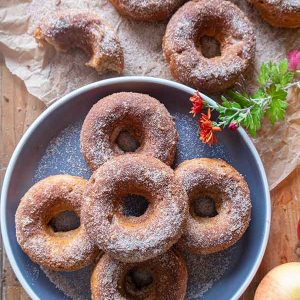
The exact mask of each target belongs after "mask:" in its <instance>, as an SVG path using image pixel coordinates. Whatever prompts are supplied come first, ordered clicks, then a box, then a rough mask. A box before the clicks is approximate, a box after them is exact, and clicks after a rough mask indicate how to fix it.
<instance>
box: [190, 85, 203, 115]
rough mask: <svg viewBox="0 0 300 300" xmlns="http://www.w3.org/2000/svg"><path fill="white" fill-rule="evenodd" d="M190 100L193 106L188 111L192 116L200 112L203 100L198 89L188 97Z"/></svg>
mask: <svg viewBox="0 0 300 300" xmlns="http://www.w3.org/2000/svg"><path fill="white" fill-rule="evenodd" d="M190 101H191V102H192V104H193V107H192V110H191V111H190V113H191V114H193V117H195V116H196V114H198V113H200V112H201V110H202V108H203V105H204V101H203V98H202V96H201V95H200V93H199V92H198V91H196V93H195V94H194V95H193V96H192V97H191V98H190Z"/></svg>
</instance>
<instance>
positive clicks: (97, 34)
mask: <svg viewBox="0 0 300 300" xmlns="http://www.w3.org/2000/svg"><path fill="white" fill-rule="evenodd" d="M34 37H35V39H36V40H37V42H38V43H39V45H40V46H43V44H45V43H49V44H50V45H53V46H54V47H55V49H56V50H57V51H63V52H65V51H68V50H69V49H70V48H80V49H82V50H83V51H84V52H86V53H87V55H89V56H90V59H89V61H88V62H87V63H86V65H88V66H90V67H92V68H94V69H96V71H98V72H99V73H106V72H109V71H113V72H117V73H121V72H122V71H123V68H124V55H123V49H122V47H121V44H120V41H119V39H118V37H117V36H116V35H115V33H114V32H113V30H112V29H111V28H110V27H109V26H108V25H106V24H105V23H104V21H103V20H102V19H100V17H99V16H97V15H95V14H92V13H80V12H76V11H71V12H69V11H68V12H57V13H55V14H53V15H51V16H48V15H47V18H44V19H42V21H41V23H40V25H39V26H38V27H37V28H36V30H35V32H34Z"/></svg>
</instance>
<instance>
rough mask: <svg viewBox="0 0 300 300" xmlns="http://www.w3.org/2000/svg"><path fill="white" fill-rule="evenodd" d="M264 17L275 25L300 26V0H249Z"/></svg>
mask: <svg viewBox="0 0 300 300" xmlns="http://www.w3.org/2000/svg"><path fill="white" fill-rule="evenodd" d="M248 1H249V2H250V3H252V4H253V5H254V6H255V7H256V8H257V9H258V11H259V12H260V14H261V16H262V18H263V19H264V20H265V21H266V22H268V23H269V24H271V25H272V26H275V27H286V28H297V27H300V1H299V0H248Z"/></svg>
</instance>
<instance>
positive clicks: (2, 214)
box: [0, 76, 271, 300]
mask: <svg viewBox="0 0 300 300" xmlns="http://www.w3.org/2000/svg"><path fill="white" fill-rule="evenodd" d="M124 82H143V83H156V84H162V85H166V86H169V87H173V88H177V89H180V90H183V91H185V92H187V93H189V94H191V95H193V94H194V93H195V92H196V90H195V89H193V88H190V87H188V86H185V85H183V84H181V83H178V82H175V81H171V80H167V79H161V78H155V77H148V76H123V77H116V78H109V79H104V80H100V81H96V82H93V83H90V84H87V85H85V86H82V87H80V88H78V89H76V90H74V91H72V92H70V93H68V94H66V95H64V96H63V97H61V98H60V99H58V100H57V101H56V102H54V103H53V104H51V105H50V106H49V107H47V108H46V109H45V111H43V112H42V113H41V114H40V115H39V116H38V117H37V118H36V120H35V121H34V122H33V123H32V124H31V125H30V126H29V127H28V129H27V130H26V131H25V133H24V134H23V135H22V137H21V139H20V141H19V142H18V144H17V146H16V148H15V150H14V151H13V154H12V156H11V158H10V161H9V164H8V166H7V169H6V172H5V176H4V179H3V184H2V190H1V206H0V218H1V224H0V227H1V234H2V240H3V245H4V249H5V252H6V255H7V258H8V260H9V263H10V265H11V267H12V269H13V271H14V273H15V275H16V277H17V279H18V280H19V282H20V284H21V285H22V287H23V288H24V289H25V291H26V292H27V294H28V295H29V296H30V297H31V298H32V299H34V300H40V299H39V297H38V296H37V295H36V293H35V291H34V289H33V288H32V287H31V286H30V285H29V284H28V283H27V281H26V280H25V279H24V277H23V275H22V273H21V271H20V267H19V265H18V264H17V263H16V260H15V257H14V254H13V251H12V249H11V245H10V242H9V238H8V231H7V226H6V223H7V221H6V204H7V196H8V195H7V194H8V187H9V185H10V181H11V177H12V173H13V170H14V167H15V164H16V161H17V158H18V157H19V154H20V152H21V150H22V149H23V147H24V146H25V144H26V142H27V140H28V138H29V137H30V136H31V135H32V133H33V132H34V130H35V129H36V128H37V127H38V126H39V125H40V124H41V123H42V122H43V121H44V119H45V118H46V117H48V115H49V114H50V113H52V112H53V111H54V110H56V109H57V108H59V107H60V106H62V105H63V104H65V103H67V102H69V101H72V99H73V97H74V96H77V95H78V94H81V93H84V92H86V91H88V90H90V89H93V88H100V87H103V86H106V85H110V84H118V83H124ZM201 95H202V96H203V98H204V99H205V101H207V102H209V103H210V104H212V105H213V106H216V102H215V101H214V100H212V99H211V98H209V97H208V96H206V95H205V94H202V93H201ZM238 132H239V134H240V135H241V137H242V138H243V140H244V141H245V142H246V144H247V146H248V147H249V150H250V152H251V153H252V155H253V156H254V158H255V160H256V162H257V165H258V168H259V172H260V175H261V178H262V183H263V187H264V193H265V199H266V202H267V203H266V212H267V214H266V221H265V225H266V230H265V232H264V237H263V242H262V244H261V247H260V249H259V255H258V256H257V258H256V259H255V264H253V266H252V268H251V271H250V273H249V274H248V276H247V278H246V280H244V282H243V284H242V285H241V286H240V287H239V289H238V290H237V291H236V293H235V294H234V295H233V296H232V298H231V299H234V300H237V299H238V298H239V297H240V296H241V295H242V294H243V293H244V292H245V290H246V289H247V287H248V286H249V285H250V283H251V281H252V279H253V278H254V276H255V274H256V273H257V270H258V268H259V266H260V264H261V262H262V259H263V257H264V254H265V251H266V247H267V243H268V240H269V235H270V226H271V197H270V191H269V184H268V181H267V176H266V173H265V169H264V166H263V163H262V161H261V158H260V156H259V154H258V152H257V150H256V148H255V146H254V144H253V142H252V140H251V139H250V137H249V136H248V134H247V133H246V131H245V130H244V129H243V128H241V127H240V128H238Z"/></svg>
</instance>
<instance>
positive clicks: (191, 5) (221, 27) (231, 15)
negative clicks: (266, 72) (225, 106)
mask: <svg viewBox="0 0 300 300" xmlns="http://www.w3.org/2000/svg"><path fill="white" fill-rule="evenodd" d="M206 36H209V37H213V38H215V39H216V40H217V41H219V43H220V50H221V55H220V56H215V57H213V58H207V57H205V56H204V54H203V53H202V50H201V45H200V40H201V38H202V37H206ZM163 51H164V55H165V57H166V60H167V62H168V63H169V66H170V70H171V73H172V75H173V76H174V77H175V79H177V80H179V81H181V82H183V83H185V84H187V85H190V86H193V87H195V88H197V89H199V90H201V91H205V92H208V93H213V92H220V91H223V90H225V89H227V88H229V87H231V86H232V85H233V84H234V83H235V82H236V81H237V80H238V78H239V76H240V75H241V74H242V73H243V72H245V70H246V69H247V68H248V66H249V64H250V62H251V60H252V59H253V58H254V54H255V35H254V30H253V26H252V24H251V23H250V21H249V20H248V19H247V17H246V16H245V15H244V13H243V12H242V11H241V10H240V9H239V8H238V7H237V6H236V5H234V4H233V3H231V2H229V1H222V0H210V1H207V0H199V1H189V2H187V3H186V4H184V5H183V6H182V7H181V8H179V10H178V11H177V12H176V13H175V14H174V15H173V17H172V18H171V20H170V22H169V24H168V26H167V30H166V33H165V36H164V38H163Z"/></svg>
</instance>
